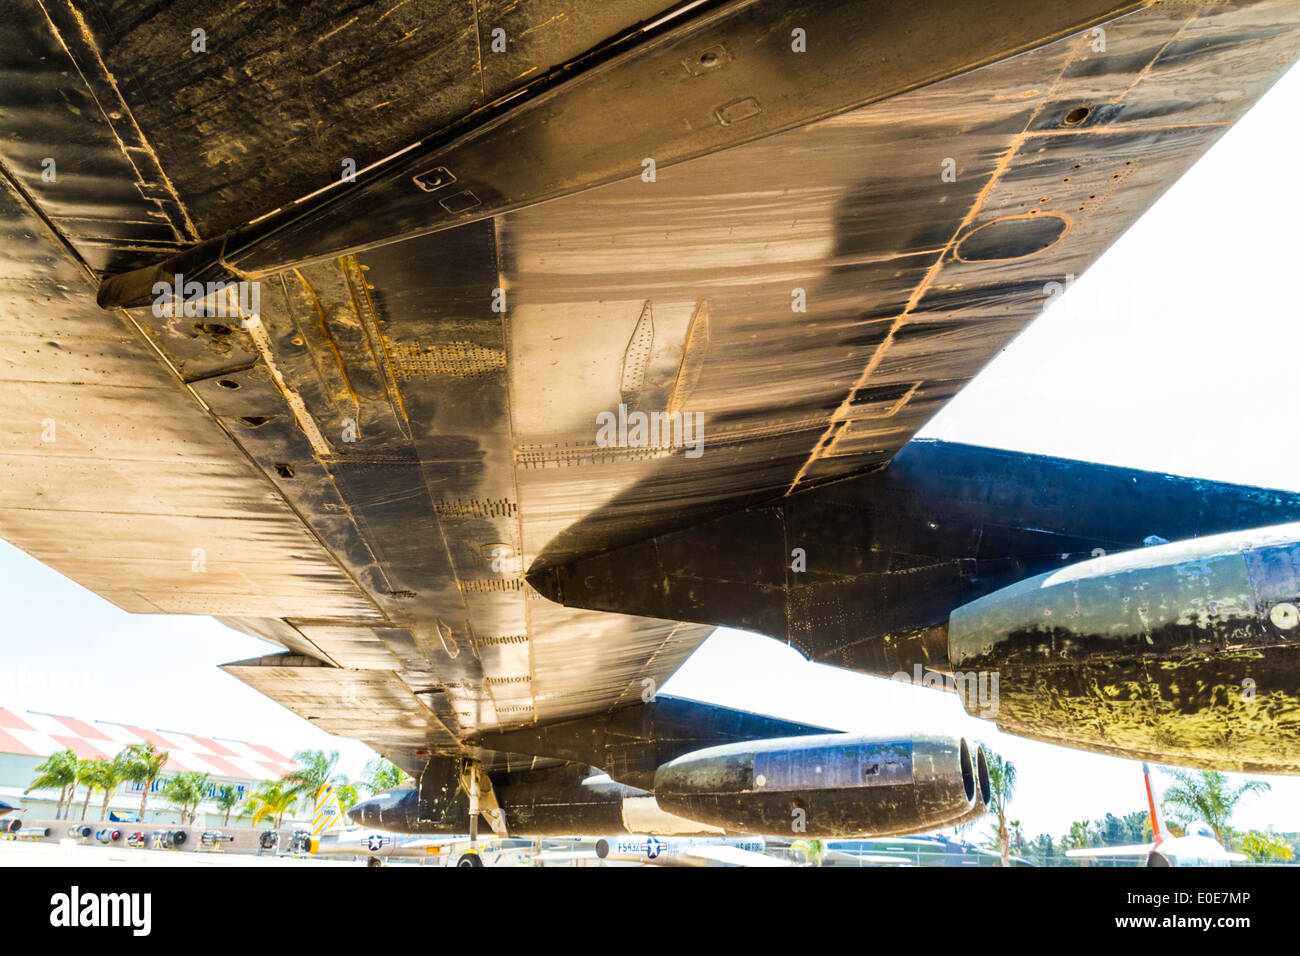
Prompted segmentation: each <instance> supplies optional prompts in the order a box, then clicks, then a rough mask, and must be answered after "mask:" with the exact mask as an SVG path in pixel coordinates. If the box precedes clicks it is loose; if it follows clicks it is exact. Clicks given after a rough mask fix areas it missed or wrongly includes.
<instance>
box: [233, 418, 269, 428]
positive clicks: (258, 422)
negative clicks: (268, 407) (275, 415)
mask: <svg viewBox="0 0 1300 956" xmlns="http://www.w3.org/2000/svg"><path fill="white" fill-rule="evenodd" d="M239 420H240V421H241V422H243V423H244V424H245V425H247V426H248V427H249V428H261V427H262V426H263V425H265V424H266V423H267V422H269V421H270V420H271V419H270V417H269V416H267V415H245V416H244V417H242V418H240V419H239Z"/></svg>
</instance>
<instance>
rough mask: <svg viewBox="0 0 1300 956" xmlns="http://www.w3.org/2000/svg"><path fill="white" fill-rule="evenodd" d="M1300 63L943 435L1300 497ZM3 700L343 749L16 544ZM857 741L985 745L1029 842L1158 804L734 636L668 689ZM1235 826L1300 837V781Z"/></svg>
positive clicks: (229, 645) (149, 620)
mask: <svg viewBox="0 0 1300 956" xmlns="http://www.w3.org/2000/svg"><path fill="white" fill-rule="evenodd" d="M1297 115H1300V70H1292V71H1291V73H1289V74H1288V75H1287V76H1285V77H1284V78H1283V79H1282V80H1281V81H1280V82H1279V83H1278V84H1277V86H1276V87H1275V88H1274V89H1273V90H1272V91H1270V92H1269V93H1268V94H1267V95H1266V96H1265V97H1264V99H1263V100H1261V101H1260V103H1259V104H1258V105H1257V106H1256V107H1255V109H1254V110H1252V111H1251V112H1250V113H1249V114H1248V115H1247V116H1246V117H1245V118H1244V119H1243V120H1242V121H1241V122H1240V123H1239V124H1238V125H1237V126H1236V127H1234V128H1233V129H1232V130H1230V131H1229V132H1228V133H1227V134H1226V135H1225V136H1224V137H1223V139H1222V140H1221V141H1220V142H1219V143H1218V144H1216V145H1215V147H1214V148H1213V149H1212V150H1211V151H1210V152H1209V153H1208V154H1207V155H1206V156H1205V158H1204V159H1203V160H1202V161H1201V162H1200V163H1199V164H1198V165H1197V166H1196V167H1195V168H1194V169H1192V170H1191V171H1190V172H1189V173H1188V174H1187V175H1186V176H1185V177H1184V178H1183V179H1182V180H1180V181H1179V182H1178V183H1176V184H1175V185H1174V186H1173V187H1172V188H1171V189H1170V190H1169V192H1168V193H1167V194H1166V195H1165V196H1164V197H1163V198H1162V199H1161V200H1160V201H1159V202H1158V203H1157V205H1156V206H1155V207H1154V208H1153V209H1152V210H1151V211H1150V212H1149V213H1148V214H1147V215H1146V216H1144V217H1143V218H1142V219H1141V220H1140V221H1139V222H1138V223H1137V224H1136V225H1135V226H1133V228H1132V229H1130V230H1129V232H1128V233H1126V234H1125V235H1124V236H1123V237H1122V238H1121V239H1120V240H1119V241H1118V242H1117V243H1116V244H1115V245H1114V246H1113V247H1112V248H1111V249H1110V250H1109V251H1108V252H1107V253H1106V255H1105V256H1104V257H1103V258H1102V259H1101V260H1100V261H1099V262H1098V263H1097V264H1096V265H1095V266H1094V267H1093V268H1092V269H1091V270H1089V271H1088V273H1087V274H1086V275H1084V276H1082V277H1080V278H1079V279H1078V280H1077V281H1076V282H1075V283H1074V285H1073V286H1072V287H1071V289H1070V290H1069V292H1067V294H1066V295H1064V296H1062V297H1060V298H1059V299H1058V300H1057V302H1056V304H1055V305H1054V306H1053V307H1052V308H1051V309H1049V310H1048V311H1047V312H1046V313H1045V314H1044V315H1043V316H1042V317H1041V318H1040V319H1039V320H1038V321H1037V322H1035V323H1034V325H1033V326H1032V327H1031V328H1030V329H1029V330H1028V331H1026V332H1025V333H1024V334H1023V335H1022V336H1020V338H1018V339H1017V340H1016V341H1015V343H1014V344H1013V345H1012V346H1010V347H1009V348H1008V349H1007V350H1006V351H1005V352H1004V353H1003V354H1002V355H1001V356H1000V357H999V358H998V359H997V360H996V361H995V362H994V363H993V364H992V365H991V366H989V368H988V369H987V370H986V371H985V372H984V373H983V374H982V375H981V376H980V377H979V378H978V379H977V380H976V381H975V382H974V383H972V384H971V385H970V386H969V387H968V388H967V389H966V390H965V391H964V392H963V393H962V394H961V395H960V396H959V397H958V398H957V399H956V400H955V401H953V402H952V403H951V404H950V405H949V407H948V408H946V409H945V410H944V411H943V412H942V413H941V414H940V415H939V416H938V417H937V418H936V419H935V420H934V421H933V422H932V423H931V424H930V425H929V426H928V427H927V428H926V430H925V431H924V432H923V434H924V435H928V436H931V437H937V438H945V439H951V440H954V441H965V442H970V443H973V444H985V445H994V446H998V447H1003V448H1014V449H1018V450H1023V451H1029V452H1037V453H1041V454H1052V455H1060V456H1063V457H1069V458H1079V459H1087V460H1092V461H1101V462H1107V463H1111V464H1118V465H1127V466H1130V467H1138V468H1150V469H1154V470H1159V471H1168V472H1173V473H1177V474H1183V475H1190V476H1194V477H1201V478H1212V479H1218V480H1224V481H1236V482H1242V483H1245V484H1257V485H1265V486H1270V487H1277V488H1286V489H1290V490H1298V491H1300V456H1297V454H1296V451H1295V445H1294V444H1293V442H1294V440H1295V439H1294V436H1295V435H1296V424H1297V418H1298V416H1297V411H1300V401H1298V400H1297V390H1298V388H1300V376H1297V375H1296V365H1297V361H1298V359H1300V322H1297V306H1296V292H1295V288H1294V286H1295V281H1296V278H1297V273H1298V272H1300V268H1298V265H1297V261H1296V259H1297V256H1296V251H1297V245H1296V243H1295V241H1294V232H1293V224H1294V223H1295V222H1297V221H1300V189H1297V188H1296V182H1295V177H1296V172H1295V170H1294V167H1293V166H1292V163H1293V161H1294V158H1295V157H1296V156H1297V155H1300V128H1298V127H1297V124H1296V123H1295V117H1296V116H1297ZM0 602H2V606H3V608H4V611H3V613H4V620H5V627H4V634H3V637H0V706H5V707H9V708H11V709H14V710H18V711H22V710H25V709H32V710H39V711H46V712H51V713H59V714H65V715H71V716H77V717H84V718H98V719H103V720H113V721H120V722H126V723H134V724H139V725H142V726H145V727H160V728H162V729H168V730H179V731H192V732H195V733H201V734H209V735H218V736H223V737H234V738H240V739H246V740H252V741H254V742H258V743H266V744H269V745H271V746H275V747H277V748H279V749H282V750H284V751H286V752H291V751H293V750H295V749H298V748H302V747H323V748H326V749H340V750H342V751H343V754H344V760H343V769H344V770H345V771H347V772H350V773H353V774H356V773H358V772H359V771H360V769H361V767H362V765H363V764H364V763H365V761H366V760H367V759H369V757H370V756H371V753H370V751H369V750H368V748H366V747H365V746H364V745H362V744H359V743H356V742H354V741H348V740H343V739H339V738H332V737H329V736H327V735H325V734H323V733H321V732H320V731H319V730H317V729H316V728H314V727H312V726H311V725H310V724H308V723H307V722H306V721H304V720H302V719H300V718H298V717H296V716H295V715H293V714H292V713H290V712H289V711H287V710H285V709H284V708H282V707H280V706H279V705H278V704H275V703H274V702H272V701H271V700H269V699H268V698H265V697H263V696H262V695H260V694H258V693H257V692H256V691H254V690H252V689H251V688H249V687H247V686H245V685H244V684H242V683H240V682H239V681H237V680H235V679H234V678H232V677H228V676H227V675H226V674H225V673H224V672H222V671H219V670H217V668H216V665H218V664H221V663H225V662H228V661H232V660H238V659H240V658H244V657H253V656H256V655H260V654H264V653H266V652H267V650H268V645H267V644H265V643H263V642H261V641H258V640H255V639H253V638H249V637H246V636H244V635H241V634H238V633H235V632H233V631H230V630H228V629H227V628H225V627H222V626H221V625H220V624H217V623H216V622H215V621H213V620H211V619H208V618H187V617H171V616H132V615H128V614H126V613H124V612H122V611H119V610H118V609H117V608H115V607H113V606H112V605H110V604H108V603H107V602H105V601H102V600H100V599H99V598H97V597H96V596H94V595H93V594H91V593H89V592H88V591H85V590H84V589H82V588H80V587H79V586H77V585H75V584H73V583H72V582H70V581H68V580H67V579H65V578H63V577H61V576H60V575H58V574H56V573H54V572H53V571H50V570H49V569H47V568H45V567H44V566H42V565H40V564H38V563H37V562H36V561H34V560H32V559H30V558H28V557H27V556H25V555H24V554H22V553H21V552H19V551H17V550H16V549H14V548H12V547H10V546H9V545H7V544H4V543H3V542H0ZM664 692H665V693H676V694H680V695H682V696H689V697H697V698H700V699H706V700H713V701H716V702H718V703H721V704H727V705H730V706H735V707H743V708H747V709H750V710H757V711H761V712H765V713H770V714H774V715H778V716H783V717H789V718H793V719H800V720H807V721H809V722H813V723H822V724H826V725H829V726H834V727H840V728H843V729H860V730H864V731H886V730H889V731H893V730H907V729H931V730H942V731H947V732H954V733H956V732H960V733H967V734H971V735H974V736H977V737H981V738H982V739H983V740H984V741H985V742H986V743H989V744H990V745H991V746H992V747H993V748H994V749H996V750H998V751H999V752H1001V753H1003V754H1004V755H1005V756H1006V757H1008V758H1009V759H1011V760H1012V761H1014V762H1015V763H1016V765H1017V767H1018V769H1019V788H1018V790H1017V794H1016V798H1015V799H1014V801H1013V803H1012V810H1013V815H1014V816H1017V817H1019V818H1020V820H1021V821H1022V824H1023V826H1024V829H1025V831H1026V833H1027V834H1030V835H1032V834H1035V833H1038V832H1049V833H1051V834H1052V835H1053V836H1059V835H1060V834H1061V833H1063V832H1064V831H1065V830H1066V829H1068V827H1069V824H1070V823H1071V821H1074V820H1079V819H1094V818H1097V817H1101V816H1103V815H1104V814H1105V813H1106V812H1107V811H1110V812H1113V813H1115V814H1117V815H1122V814H1124V813H1128V812H1131V811H1134V810H1142V809H1144V806H1145V801H1144V794H1143V790H1142V779H1141V772H1140V767H1139V765H1138V764H1136V763H1133V762H1131V761H1124V760H1117V759H1114V758H1109V757H1099V756H1096V755H1092V754H1086V753H1083V752H1081V751H1074V750H1067V749H1064V748H1060V747H1052V746H1048V745H1045V744H1037V743H1033V742H1030V741H1024V740H1019V739H1018V738H1015V737H1010V736H1007V735H1003V734H999V733H997V732H996V730H995V728H993V727H992V725H990V724H987V723H984V722H981V721H976V720H974V719H972V718H969V717H967V716H966V715H965V713H964V712H963V711H962V708H961V705H960V703H959V702H958V700H957V699H956V698H955V697H954V696H951V695H948V694H944V693H941V692H936V691H929V690H925V689H921V688H914V687H910V686H906V685H903V684H897V683H893V682H890V681H886V680H880V679H877V678H870V677H865V676H861V675H857V674H852V673H848V672H845V671H840V670H836V669H834V668H830V667H825V666H821V665H815V664H810V663H808V662H806V661H803V660H802V658H800V657H799V655H798V654H797V653H796V652H794V651H793V650H791V649H789V648H787V647H786V646H785V645H783V644H780V643H777V642H774V641H771V640H768V639H765V638H761V637H756V636H753V635H747V634H742V633H739V632H735V631H725V630H724V631H720V632H719V633H718V634H716V635H715V636H714V637H713V638H712V639H710V640H709V641H708V642H707V643H706V644H705V645H704V646H703V647H701V648H700V650H699V651H698V652H697V653H696V654H695V656H693V657H692V658H691V660H690V661H688V662H687V664H686V665H685V666H684V667H683V668H682V670H681V671H679V673H678V675H677V676H676V677H675V678H674V679H673V680H672V681H671V682H670V683H669V684H668V685H666V686H665V687H664ZM1270 782H1271V783H1272V784H1273V791H1272V792H1271V793H1270V794H1268V795H1266V796H1263V797H1253V798H1247V802H1246V803H1245V804H1244V805H1243V807H1242V809H1241V810H1240V811H1239V812H1238V814H1237V817H1236V819H1235V821H1234V822H1235V823H1236V824H1237V825H1238V826H1243V827H1262V826H1265V825H1267V824H1270V823H1271V824H1274V825H1276V826H1277V828H1278V829H1281V830H1300V778H1287V777H1273V778H1270Z"/></svg>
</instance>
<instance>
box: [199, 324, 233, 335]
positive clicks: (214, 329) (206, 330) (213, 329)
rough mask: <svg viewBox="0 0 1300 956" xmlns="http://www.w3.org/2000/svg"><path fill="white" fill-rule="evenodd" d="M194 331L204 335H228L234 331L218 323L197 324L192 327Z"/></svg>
mask: <svg viewBox="0 0 1300 956" xmlns="http://www.w3.org/2000/svg"><path fill="white" fill-rule="evenodd" d="M194 331H196V332H202V333H203V334H204V335H229V334H230V333H231V332H233V331H234V329H232V328H231V327H230V326H228V325H222V324H221V323H219V322H198V323H196V324H195V326H194Z"/></svg>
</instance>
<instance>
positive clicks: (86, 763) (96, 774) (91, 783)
mask: <svg viewBox="0 0 1300 956" xmlns="http://www.w3.org/2000/svg"><path fill="white" fill-rule="evenodd" d="M106 763H107V761H106V760H104V758H102V757H93V758H91V759H90V760H78V761H77V782H78V783H84V784H85V785H86V802H85V803H83V804H82V805H81V819H83V820H84V819H86V811H87V810H89V809H90V798H91V796H92V795H93V794H94V792H95V788H96V787H98V786H99V781H100V779H101V778H102V777H103V776H104V764H106ZM74 790H75V787H74Z"/></svg>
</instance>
